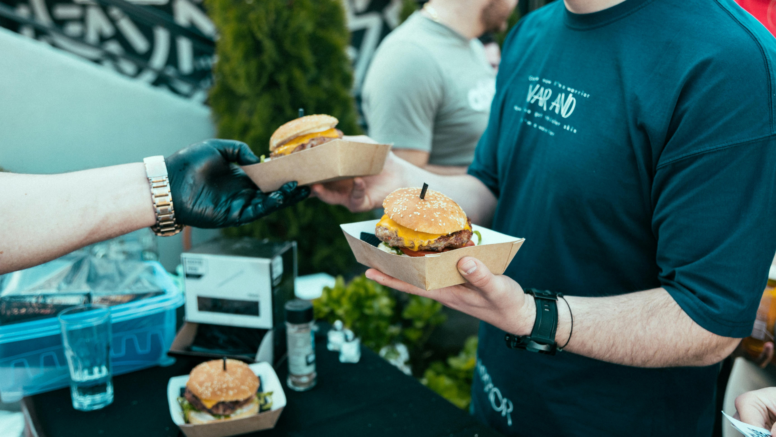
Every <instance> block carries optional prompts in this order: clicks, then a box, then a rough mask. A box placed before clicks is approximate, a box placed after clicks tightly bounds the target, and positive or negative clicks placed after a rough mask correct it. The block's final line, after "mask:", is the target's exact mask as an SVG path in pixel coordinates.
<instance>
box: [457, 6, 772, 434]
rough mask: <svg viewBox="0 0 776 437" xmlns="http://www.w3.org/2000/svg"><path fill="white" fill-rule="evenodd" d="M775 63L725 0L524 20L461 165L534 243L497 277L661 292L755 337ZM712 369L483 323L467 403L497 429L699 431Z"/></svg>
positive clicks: (768, 221) (768, 217)
mask: <svg viewBox="0 0 776 437" xmlns="http://www.w3.org/2000/svg"><path fill="white" fill-rule="evenodd" d="M775 62H776V40H774V38H773V36H772V35H770V34H769V33H768V32H767V31H766V29H765V28H764V27H763V26H762V25H761V24H760V23H758V22H757V21H755V20H754V18H752V17H751V16H750V15H749V14H747V13H746V12H744V11H743V10H741V9H740V8H739V7H738V6H737V5H736V4H735V3H734V2H733V1H732V0H681V1H679V0H627V1H625V2H623V3H620V4H618V5H616V6H614V7H612V8H609V9H606V10H603V11H600V12H597V13H593V14H585V15H579V14H573V13H571V12H569V11H567V10H566V8H565V6H564V2H562V1H557V2H554V3H552V4H550V5H549V6H546V7H544V8H542V9H540V10H538V11H536V12H534V13H532V14H530V15H528V16H527V17H526V18H525V19H523V20H522V21H521V22H520V23H519V25H518V27H517V28H516V29H514V30H513V31H512V32H511V33H510V35H509V37H508V39H507V42H506V44H505V46H504V50H503V58H502V62H501V67H500V69H499V73H498V77H497V81H496V95H495V97H494V101H493V105H492V107H491V116H490V120H489V124H488V128H487V129H486V131H485V133H484V134H483V137H482V139H481V140H480V143H479V144H478V146H477V150H476V152H475V159H474V162H473V164H472V165H471V166H470V168H469V173H470V174H471V175H474V176H475V177H477V178H478V179H480V180H481V181H482V182H483V183H484V184H485V185H487V186H488V187H489V188H490V190H491V191H492V192H493V193H494V194H495V195H496V196H497V197H498V205H497V208H496V212H495V217H494V220H493V225H492V226H493V228H494V229H495V230H497V231H500V232H503V233H506V234H510V235H514V236H518V237H525V238H526V242H525V244H524V245H523V247H522V249H521V250H520V252H518V254H517V256H516V257H515V258H514V260H513V261H512V264H511V265H510V266H509V268H508V269H507V272H506V274H507V275H508V276H510V277H511V278H514V279H515V280H516V281H518V282H519V283H520V285H522V286H523V287H524V288H538V289H547V290H555V291H559V292H563V293H565V294H567V295H576V296H590V297H596V296H608V295H619V294H625V293H630V292H635V291H640V290H647V289H653V288H657V287H664V288H665V289H666V290H668V292H669V293H670V295H671V296H672V297H673V299H674V300H675V301H676V302H677V303H678V304H679V305H680V306H681V308H682V309H683V310H684V311H685V312H686V313H687V314H688V315H689V317H690V318H692V319H693V320H694V321H695V322H696V323H698V324H699V325H700V326H701V327H703V328H704V329H706V330H708V331H710V332H713V333H715V334H718V335H722V336H729V337H745V336H748V335H750V334H751V332H752V325H753V322H754V318H755V314H756V311H757V307H758V304H759V301H760V297H761V295H762V292H763V290H764V288H765V283H766V279H767V274H768V269H769V267H770V264H771V261H772V259H773V257H774V252H776V134H775V132H776V127H775V125H774V124H775V123H776V121H775V120H774V105H775V102H776V71H775V70H774V65H775V64H774V63H775ZM559 305H563V303H560V304H559ZM572 309H573V308H572ZM651 310H654V309H646V308H645V311H651ZM575 322H576V324H578V325H581V324H584V323H585V321H584V320H576V321H575ZM666 329H669V328H668V327H666ZM610 335H614V336H616V335H617V333H611V334H610ZM718 370H719V366H716V365H715V366H709V367H695V368H665V369H642V368H634V367H627V366H620V365H614V364H609V363H605V362H602V361H597V360H593V359H589V358H585V357H582V356H579V355H574V354H571V353H561V354H559V355H557V356H545V355H539V354H533V353H530V352H525V351H514V350H509V349H507V348H506V346H505V344H504V333H503V332H502V331H500V330H498V329H496V328H494V327H493V326H491V325H488V324H485V323H483V324H482V326H481V329H480V343H479V350H478V362H477V369H476V371H475V376H474V385H473V388H472V403H473V409H474V412H475V414H476V415H477V416H478V417H479V418H481V419H482V420H485V421H487V423H488V424H490V425H491V426H493V427H494V428H496V429H497V430H499V431H501V432H503V433H505V434H507V435H519V436H538V435H541V436H563V437H570V436H625V435H627V436H679V435H681V436H683V437H688V436H703V437H708V436H710V435H711V430H712V426H713V422H714V415H715V414H717V413H718V412H715V411H714V397H715V381H716V377H717V373H718Z"/></svg>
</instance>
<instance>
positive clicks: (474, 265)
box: [458, 256, 498, 292]
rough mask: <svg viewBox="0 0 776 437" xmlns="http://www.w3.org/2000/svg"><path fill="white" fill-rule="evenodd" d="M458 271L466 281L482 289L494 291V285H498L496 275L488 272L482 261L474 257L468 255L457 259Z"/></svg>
mask: <svg viewBox="0 0 776 437" xmlns="http://www.w3.org/2000/svg"><path fill="white" fill-rule="evenodd" d="M458 271H459V272H460V273H461V276H463V277H464V279H466V282H468V283H470V284H472V285H473V286H475V287H477V288H479V289H480V290H482V291H485V292H488V291H494V287H496V286H498V284H497V283H496V281H495V279H496V276H495V275H494V274H493V273H491V272H490V270H489V269H488V268H487V267H486V266H485V264H483V263H482V261H480V260H478V259H476V258H472V257H470V256H466V257H463V258H461V259H460V261H458Z"/></svg>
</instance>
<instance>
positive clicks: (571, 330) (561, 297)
mask: <svg viewBox="0 0 776 437" xmlns="http://www.w3.org/2000/svg"><path fill="white" fill-rule="evenodd" d="M558 297H559V298H560V299H563V302H566V306H567V307H569V315H570V316H571V329H570V330H569V339H568V340H566V344H564V345H563V346H561V347H559V348H558V351H561V352H563V349H566V346H568V345H569V343H571V334H573V333H574V313H572V312H571V305H569V301H567V300H566V298H565V297H563V295H562V294H560V293H558Z"/></svg>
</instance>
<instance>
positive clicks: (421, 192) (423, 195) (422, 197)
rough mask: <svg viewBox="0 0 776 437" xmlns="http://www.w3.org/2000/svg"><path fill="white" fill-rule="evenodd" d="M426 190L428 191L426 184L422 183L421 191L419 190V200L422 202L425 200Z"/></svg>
mask: <svg viewBox="0 0 776 437" xmlns="http://www.w3.org/2000/svg"><path fill="white" fill-rule="evenodd" d="M426 190H428V184H427V183H425V182H424V183H423V189H422V190H420V198H421V199H423V200H425V198H426Z"/></svg>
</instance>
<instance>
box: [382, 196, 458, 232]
mask: <svg viewBox="0 0 776 437" xmlns="http://www.w3.org/2000/svg"><path fill="white" fill-rule="evenodd" d="M383 208H385V213H386V214H387V215H388V217H389V218H390V219H391V220H393V221H395V222H396V223H398V224H400V225H401V226H404V227H405V228H409V229H412V230H413V231H416V232H425V233H428V234H442V235H448V234H452V233H453V232H458V231H461V230H463V229H464V228H465V227H466V223H467V219H466V213H465V212H463V209H461V207H460V206H458V204H457V203H455V202H454V201H453V200H452V199H450V198H449V197H447V196H445V195H444V194H442V193H439V192H437V191H434V190H426V196H425V198H424V199H421V198H420V188H399V189H398V190H396V191H394V192H393V193H391V194H389V195H388V196H387V197H386V198H385V200H384V201H383Z"/></svg>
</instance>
